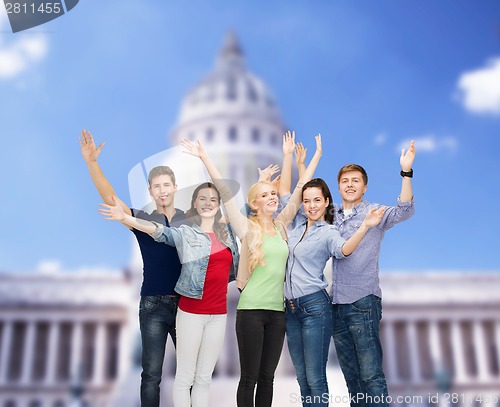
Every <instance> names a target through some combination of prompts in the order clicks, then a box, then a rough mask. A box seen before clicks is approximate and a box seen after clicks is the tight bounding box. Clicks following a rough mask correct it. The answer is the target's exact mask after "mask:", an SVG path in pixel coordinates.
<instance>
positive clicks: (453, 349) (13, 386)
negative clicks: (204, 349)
mask: <svg viewBox="0 0 500 407" xmlns="http://www.w3.org/2000/svg"><path fill="white" fill-rule="evenodd" d="M284 129H285V126H284V124H283V121H282V119H281V116H280V113H279V110H278V107H277V105H276V102H275V99H274V97H273V96H272V93H271V92H270V90H269V89H268V88H267V86H266V85H265V84H264V83H263V82H262V80H260V79H259V78H257V77H256V76H255V75H254V74H252V73H251V72H250V71H249V70H247V68H246V66H245V60H244V55H243V51H242V48H241V46H240V44H239V43H238V41H237V38H236V37H235V35H234V34H229V35H228V36H227V38H226V40H225V43H224V45H223V47H222V49H221V51H220V53H219V55H218V57H217V60H216V66H215V68H214V70H213V72H212V73H211V74H209V75H208V76H207V77H206V78H204V79H203V80H202V81H200V83H198V84H197V85H196V86H195V87H194V88H193V89H192V90H191V91H189V92H188V94H187V95H186V97H185V99H184V101H183V103H182V107H181V112H180V115H179V120H178V123H177V124H176V126H175V127H174V129H173V131H172V133H171V140H172V142H173V143H178V141H179V140H181V139H184V138H188V139H192V140H194V139H200V140H203V141H204V142H205V143H206V144H207V145H209V146H211V150H212V152H213V154H214V160H216V161H217V162H218V163H221V172H223V173H225V174H228V177H230V178H231V179H235V180H238V182H239V183H240V184H241V185H242V189H243V190H244V191H245V190H246V189H247V188H248V186H249V185H251V184H252V183H253V182H254V181H255V179H256V176H257V173H256V168H257V167H261V168H263V167H265V166H267V165H268V164H269V163H280V161H281V158H280V157H281V135H282V134H283V132H284ZM388 255H390V253H385V256H388ZM141 274H142V264H141V260H140V255H139V252H138V250H137V247H136V246H134V248H133V255H132V262H131V266H130V269H129V270H127V271H124V272H123V273H116V272H112V271H106V270H102V271H92V272H88V271H80V272H77V273H76V272H75V273H65V272H63V271H54V272H45V273H33V274H22V275H18V274H15V273H2V274H0V407H66V406H96V407H107V406H120V407H122V406H123V407H126V406H131V407H135V406H138V405H139V401H138V396H139V382H140V360H139V359H138V355H140V350H139V349H138V323H137V306H138V299H139V297H138V295H139V294H138V293H139V286H140V281H141ZM381 285H382V290H383V293H384V316H383V322H382V333H381V334H382V340H383V345H384V352H385V364H386V374H387V379H388V383H389V387H390V393H391V396H392V397H393V402H394V404H397V405H402V406H410V405H435V404H440V405H451V404H453V405H464V406H482V405H487V406H500V402H499V401H498V397H499V396H500V296H499V295H498V293H499V292H500V273H499V272H492V273H484V272H477V273H476V272H469V273H462V272H454V273H444V272H427V273H390V274H389V273H382V275H381ZM236 302H237V291H236V289H235V288H234V287H233V286H230V289H229V301H228V308H229V314H228V329H227V335H226V345H225V347H224V351H223V354H222V355H221V357H220V360H219V362H218V364H217V367H216V371H215V375H214V385H213V393H212V394H213V397H212V404H211V405H212V406H214V407H225V406H233V405H235V392H236V386H237V380H238V373H239V365H238V356H237V345H236V336H235V334H234V318H235V308H236ZM330 359H331V362H330V363H329V365H330V372H329V374H330V387H331V392H332V404H335V405H341V404H343V405H347V404H348V403H347V402H346V401H345V400H339V401H337V400H335V399H334V397H335V395H336V394H345V385H344V384H343V383H342V375H341V373H340V370H339V368H338V364H337V361H336V357H335V349H334V347H333V346H332V347H331V358H330ZM164 366H165V369H164V373H165V380H164V382H163V385H162V393H163V395H162V405H163V406H170V405H171V391H170V390H171V384H172V383H171V382H172V379H171V378H172V375H173V373H174V371H175V355H174V352H173V346H172V345H171V343H170V342H169V343H168V345H167V354H166V357H165V363H164ZM277 375H278V376H277V378H276V393H275V402H274V405H276V406H280V407H281V406H282V407H285V406H294V405H297V406H298V405H300V403H299V402H298V401H297V398H296V396H293V394H295V395H297V393H298V386H297V385H296V383H295V379H294V369H293V366H292V364H291V361H290V358H289V356H288V351H287V349H286V346H285V349H284V351H283V356H282V360H281V362H280V366H279V368H278V372H277ZM218 389H224V392H223V393H222V392H220V393H217V396H216V392H217V390H218ZM438 395H439V396H438Z"/></svg>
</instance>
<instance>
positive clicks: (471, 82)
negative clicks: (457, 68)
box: [458, 58, 500, 115]
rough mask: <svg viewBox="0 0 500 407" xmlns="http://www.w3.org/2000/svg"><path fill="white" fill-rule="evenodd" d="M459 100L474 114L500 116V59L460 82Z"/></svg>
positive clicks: (471, 72)
mask: <svg viewBox="0 0 500 407" xmlns="http://www.w3.org/2000/svg"><path fill="white" fill-rule="evenodd" d="M458 90H459V94H458V98H459V100H460V101H461V102H462V104H463V106H464V107H465V109H467V110H468V111H470V112H472V113H482V114H493V115H500V58H494V59H491V60H490V61H488V63H487V65H486V66H485V67H483V68H480V69H477V70H475V71H470V72H465V73H463V74H462V75H461V76H460V78H459V80H458Z"/></svg>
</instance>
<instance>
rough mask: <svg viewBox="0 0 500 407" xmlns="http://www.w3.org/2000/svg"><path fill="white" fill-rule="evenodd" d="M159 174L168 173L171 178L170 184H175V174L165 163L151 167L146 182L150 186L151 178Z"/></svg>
mask: <svg viewBox="0 0 500 407" xmlns="http://www.w3.org/2000/svg"><path fill="white" fill-rule="evenodd" d="M160 175H168V176H169V177H170V179H171V180H172V184H174V186H175V175H174V172H173V171H172V169H171V168H170V167H167V166H166V165H159V166H158V167H154V168H152V169H151V171H149V175H148V183H149V186H150V187H151V183H152V182H153V179H155V178H156V177H158V176H160Z"/></svg>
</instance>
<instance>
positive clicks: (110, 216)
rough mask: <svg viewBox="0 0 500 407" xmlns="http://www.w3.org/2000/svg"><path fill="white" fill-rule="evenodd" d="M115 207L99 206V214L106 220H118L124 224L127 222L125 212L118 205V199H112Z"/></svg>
mask: <svg viewBox="0 0 500 407" xmlns="http://www.w3.org/2000/svg"><path fill="white" fill-rule="evenodd" d="M111 199H112V200H113V205H108V204H102V203H101V204H99V206H100V208H99V213H100V214H101V215H102V216H104V219H105V220H117V221H119V222H123V221H124V220H125V212H124V210H123V208H122V207H121V206H120V205H118V204H117V202H116V197H114V196H113V197H112V198H111Z"/></svg>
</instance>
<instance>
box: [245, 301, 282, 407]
mask: <svg viewBox="0 0 500 407" xmlns="http://www.w3.org/2000/svg"><path fill="white" fill-rule="evenodd" d="M236 337H237V339H238V349H239V354H240V367H241V377H240V383H239V385H238V392H237V394H236V400H237V403H238V407H254V405H255V407H270V406H271V403H272V401H273V382H274V371H275V370H276V367H277V366H278V362H279V360H280V356H281V350H282V349H283V341H284V339H285V313H284V312H281V311H268V310H238V311H237V313H236ZM255 385H257V390H256V391H255ZM254 392H255V404H254Z"/></svg>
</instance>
